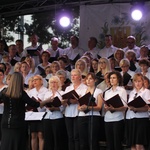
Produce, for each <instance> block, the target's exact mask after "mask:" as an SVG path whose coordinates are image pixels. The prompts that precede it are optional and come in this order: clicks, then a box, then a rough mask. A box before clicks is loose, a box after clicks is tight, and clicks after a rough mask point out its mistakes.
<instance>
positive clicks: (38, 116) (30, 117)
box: [25, 111, 46, 121]
mask: <svg viewBox="0 0 150 150" xmlns="http://www.w3.org/2000/svg"><path fill="white" fill-rule="evenodd" d="M45 113H46V112H33V111H28V112H26V113H25V120H26V121H36V120H42V119H43V117H44V115H45Z"/></svg>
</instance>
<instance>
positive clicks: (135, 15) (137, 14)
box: [131, 9, 143, 21]
mask: <svg viewBox="0 0 150 150" xmlns="http://www.w3.org/2000/svg"><path fill="white" fill-rule="evenodd" d="M131 16H132V19H134V20H136V21H139V20H141V18H142V16H143V13H142V11H140V10H138V9H135V10H133V11H132V13H131Z"/></svg>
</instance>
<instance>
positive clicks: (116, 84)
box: [103, 71, 127, 150]
mask: <svg viewBox="0 0 150 150" xmlns="http://www.w3.org/2000/svg"><path fill="white" fill-rule="evenodd" d="M108 78H109V81H110V84H111V88H109V89H108V90H106V91H105V93H104V94H103V96H104V103H105V101H106V103H107V101H109V100H110V99H111V100H112V101H114V103H115V101H116V99H112V97H114V96H116V95H119V97H120V100H121V102H122V104H123V105H122V106H121V105H120V106H119V107H117V108H116V107H113V106H112V105H113V103H112V105H107V104H106V103H105V104H104V108H105V111H106V113H105V116H104V121H105V133H106V141H107V148H108V150H122V149H123V147H122V141H123V136H124V132H123V131H124V111H125V110H126V103H127V92H126V90H125V89H124V88H123V87H122V76H121V74H120V72H117V71H113V72H110V73H109V74H108Z"/></svg>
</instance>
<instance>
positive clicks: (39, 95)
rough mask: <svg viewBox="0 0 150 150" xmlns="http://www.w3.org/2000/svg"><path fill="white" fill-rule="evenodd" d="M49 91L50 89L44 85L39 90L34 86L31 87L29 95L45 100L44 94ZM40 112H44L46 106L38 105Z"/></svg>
mask: <svg viewBox="0 0 150 150" xmlns="http://www.w3.org/2000/svg"><path fill="white" fill-rule="evenodd" d="M47 91H48V89H47V88H46V87H44V86H42V87H41V88H40V89H39V91H37V90H36V88H33V89H31V90H30V91H28V95H29V96H30V97H31V98H32V97H34V98H35V99H38V98H39V99H40V100H42V101H43V100H44V96H45V93H46V92H47ZM37 109H38V111H39V112H44V111H45V110H46V109H45V107H43V108H40V107H38V108H37Z"/></svg>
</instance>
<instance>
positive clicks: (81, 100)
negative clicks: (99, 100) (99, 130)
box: [78, 92, 96, 106]
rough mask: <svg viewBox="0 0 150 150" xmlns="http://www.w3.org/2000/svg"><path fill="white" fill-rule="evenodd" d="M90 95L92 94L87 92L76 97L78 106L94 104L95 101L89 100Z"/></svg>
mask: <svg viewBox="0 0 150 150" xmlns="http://www.w3.org/2000/svg"><path fill="white" fill-rule="evenodd" d="M91 96H92V95H91V93H90V92H88V93H86V94H85V95H84V96H82V97H80V98H79V99H78V101H79V104H80V106H82V105H87V106H92V105H93V106H96V103H95V102H92V101H90V99H91ZM89 101H90V103H89Z"/></svg>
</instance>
